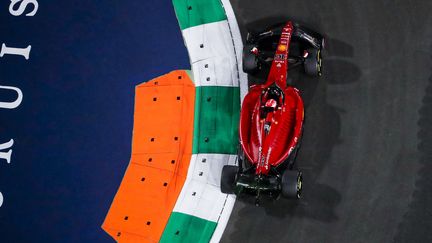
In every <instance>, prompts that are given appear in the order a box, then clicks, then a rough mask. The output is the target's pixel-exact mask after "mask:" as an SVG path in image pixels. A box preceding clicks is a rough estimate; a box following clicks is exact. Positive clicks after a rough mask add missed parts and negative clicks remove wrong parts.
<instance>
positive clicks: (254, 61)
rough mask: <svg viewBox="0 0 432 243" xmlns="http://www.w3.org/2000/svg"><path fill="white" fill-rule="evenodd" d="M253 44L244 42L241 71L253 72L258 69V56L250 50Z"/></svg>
mask: <svg viewBox="0 0 432 243" xmlns="http://www.w3.org/2000/svg"><path fill="white" fill-rule="evenodd" d="M254 47H255V45H253V44H246V45H245V46H244V48H243V71H244V72H245V73H249V74H254V73H256V72H257V71H258V70H259V63H258V58H257V57H256V56H255V54H253V53H252V52H251V50H252V48H254Z"/></svg>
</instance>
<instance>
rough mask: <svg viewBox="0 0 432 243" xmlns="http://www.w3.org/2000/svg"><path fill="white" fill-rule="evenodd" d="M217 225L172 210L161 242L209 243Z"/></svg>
mask: <svg viewBox="0 0 432 243" xmlns="http://www.w3.org/2000/svg"><path fill="white" fill-rule="evenodd" d="M216 225H217V224H216V223H215V222H211V221H207V220H204V219H201V218H198V217H194V216H191V215H187V214H183V213H178V212H172V214H171V216H170V218H169V220H168V224H167V225H166V227H165V230H164V233H163V234H162V237H161V239H160V241H159V242H161V243H172V242H185V243H189V242H194V243H195V242H196V243H201V242H202V243H204V242H205V243H208V242H209V241H210V239H211V237H212V235H213V232H214V231H215V229H216Z"/></svg>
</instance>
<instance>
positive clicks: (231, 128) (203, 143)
mask: <svg viewBox="0 0 432 243" xmlns="http://www.w3.org/2000/svg"><path fill="white" fill-rule="evenodd" d="M239 116H240V88H239V87H222V86H200V87H196V95H195V118H194V120H195V124H194V140H193V148H192V153H193V154H198V153H217V154H236V153H237V145H238V123H239Z"/></svg>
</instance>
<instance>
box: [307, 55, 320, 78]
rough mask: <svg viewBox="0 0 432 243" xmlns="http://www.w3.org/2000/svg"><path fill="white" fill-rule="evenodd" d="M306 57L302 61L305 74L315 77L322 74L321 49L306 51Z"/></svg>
mask: <svg viewBox="0 0 432 243" xmlns="http://www.w3.org/2000/svg"><path fill="white" fill-rule="evenodd" d="M307 52H308V53H309V55H308V57H307V58H306V60H305V61H304V64H303V65H304V69H305V73H306V74H307V75H309V76H313V77H317V76H321V74H322V56H321V49H312V48H311V49H308V50H307Z"/></svg>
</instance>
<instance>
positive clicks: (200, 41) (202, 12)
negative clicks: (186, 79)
mask: <svg viewBox="0 0 432 243" xmlns="http://www.w3.org/2000/svg"><path fill="white" fill-rule="evenodd" d="M224 3H225V5H222V2H220V1H219V0H210V1H202V0H189V1H187V0H173V4H174V7H175V11H176V14H177V17H178V20H179V25H180V28H181V29H182V34H183V37H184V40H185V45H186V47H187V49H188V52H189V58H190V61H191V66H192V72H193V76H194V82H195V85H196V105H195V125H194V141H193V155H192V160H191V162H190V167H189V172H188V176H187V179H186V183H185V186H184V187H183V189H182V192H181V194H180V197H179V199H178V200H177V203H176V206H175V208H174V211H173V213H172V215H171V217H170V219H169V222H168V225H167V227H166V229H165V231H164V233H163V235H162V238H161V242H209V241H213V242H218V241H219V240H220V238H221V236H222V233H223V231H224V229H225V227H226V224H227V222H228V218H229V216H230V214H231V211H232V209H233V206H234V202H235V196H233V195H227V194H223V193H221V192H220V187H219V185H220V177H221V171H222V167H223V166H224V165H228V164H230V165H233V164H235V163H236V162H237V161H236V160H237V155H236V153H237V145H238V121H239V111H240V97H241V95H240V83H243V84H245V85H246V88H247V77H246V75H245V74H244V73H243V72H240V71H239V67H240V66H241V62H239V60H241V50H242V44H241V38H240V32H239V30H238V26H237V22H236V21H235V17H234V14H233V12H232V9H231V5H229V1H225V2H224ZM227 13H228V14H227ZM228 16H229V17H228ZM230 21H231V22H230ZM233 33H235V34H233ZM239 57H240V58H239ZM241 79H243V80H242V81H243V82H241V81H240V80H241Z"/></svg>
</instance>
